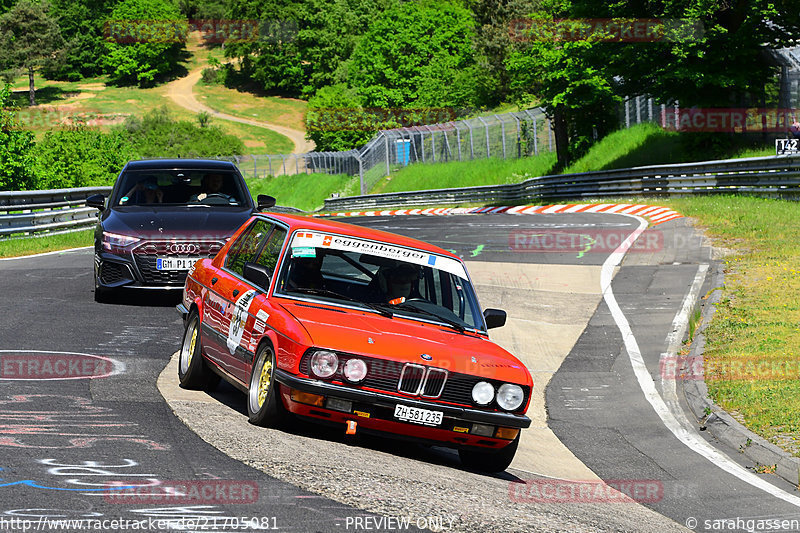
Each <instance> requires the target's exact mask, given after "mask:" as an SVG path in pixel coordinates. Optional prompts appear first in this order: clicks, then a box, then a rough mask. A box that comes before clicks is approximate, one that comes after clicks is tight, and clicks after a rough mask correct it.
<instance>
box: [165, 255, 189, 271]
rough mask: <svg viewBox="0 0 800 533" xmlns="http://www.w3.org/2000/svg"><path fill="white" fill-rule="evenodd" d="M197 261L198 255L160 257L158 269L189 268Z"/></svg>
mask: <svg viewBox="0 0 800 533" xmlns="http://www.w3.org/2000/svg"><path fill="white" fill-rule="evenodd" d="M196 262H197V258H196V257H159V258H157V259H156V270H189V269H190V268H192V265H193V264H195V263H196Z"/></svg>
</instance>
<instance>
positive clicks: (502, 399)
mask: <svg viewBox="0 0 800 533" xmlns="http://www.w3.org/2000/svg"><path fill="white" fill-rule="evenodd" d="M524 399H525V394H524V393H523V392H522V387H520V386H519V385H512V384H511V383H505V384H503V385H500V388H499V389H498V390H497V405H499V406H500V407H501V408H503V409H505V410H506V411H515V410H516V409H519V406H520V405H522V400H524Z"/></svg>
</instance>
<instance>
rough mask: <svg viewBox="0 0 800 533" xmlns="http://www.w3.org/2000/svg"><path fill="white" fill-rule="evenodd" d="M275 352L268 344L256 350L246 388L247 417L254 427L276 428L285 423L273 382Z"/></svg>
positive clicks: (276, 383)
mask: <svg viewBox="0 0 800 533" xmlns="http://www.w3.org/2000/svg"><path fill="white" fill-rule="evenodd" d="M276 368H277V367H276V362H275V350H273V349H272V346H270V345H269V344H262V345H261V347H260V348H259V349H258V352H257V353H256V357H255V363H254V364H253V372H252V374H251V375H250V384H249V386H248V387H247V415H248V417H249V419H250V423H251V424H254V425H256V426H267V427H278V426H280V425H281V424H283V423H284V422H285V421H286V418H287V416H286V410H285V408H284V407H283V403H282V402H281V398H280V395H279V394H278V382H277V381H275V369H276Z"/></svg>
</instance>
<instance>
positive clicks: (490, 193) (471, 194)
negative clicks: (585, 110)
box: [324, 156, 800, 212]
mask: <svg viewBox="0 0 800 533" xmlns="http://www.w3.org/2000/svg"><path fill="white" fill-rule="evenodd" d="M719 193H729V194H737V193H743V194H755V195H761V196H769V197H791V198H798V197H800V157H797V156H768V157H755V158H748V159H727V160H722V161H704V162H701V163H681V164H674V165H658V166H647V167H636V168H627V169H619V170H604V171H599V172H585V173H582V174H560V175H552V176H541V177H536V178H530V179H528V180H525V181H523V182H521V183H513V184H509V185H485V186H480V187H464V188H460V189H433V190H425V191H412V192H399V193H384V194H370V195H365V196H349V197H342V198H328V199H326V200H325V207H324V210H325V211H326V212H330V211H345V210H352V209H360V210H363V209H367V210H371V209H382V208H388V207H402V206H412V205H436V204H448V205H454V204H456V205H457V204H469V203H485V204H492V203H495V204H509V203H524V202H539V201H545V200H561V199H577V198H613V197H619V196H681V195H683V196H685V195H692V194H719Z"/></svg>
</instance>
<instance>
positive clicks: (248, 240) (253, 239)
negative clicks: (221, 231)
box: [225, 220, 272, 276]
mask: <svg viewBox="0 0 800 533" xmlns="http://www.w3.org/2000/svg"><path fill="white" fill-rule="evenodd" d="M271 229H272V224H270V223H269V222H267V221H266V220H256V221H255V222H254V223H253V225H252V226H251V227H250V229H249V230H248V231H247V232H246V233H243V234H242V235H241V237H240V238H239V240H237V241H236V243H234V245H233V248H232V252H231V253H229V254H228V257H227V259H226V260H225V268H227V269H228V270H230V271H231V272H234V273H236V274H237V275H239V276H242V275H243V271H244V264H245V263H247V262H248V261H253V260H254V259H255V257H256V254H257V253H258V249H259V246H260V245H261V243H262V242H263V240H264V239H265V238H266V236H267V235H269V232H270V230H271Z"/></svg>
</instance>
